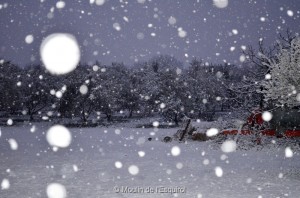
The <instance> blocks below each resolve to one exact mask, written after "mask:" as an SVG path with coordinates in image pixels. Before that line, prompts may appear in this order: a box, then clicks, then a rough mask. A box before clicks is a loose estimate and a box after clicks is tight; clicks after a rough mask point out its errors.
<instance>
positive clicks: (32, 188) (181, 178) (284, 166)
mask: <svg viewBox="0 0 300 198" xmlns="http://www.w3.org/2000/svg"><path fill="white" fill-rule="evenodd" d="M34 126H35V127H34V128H33V127H32V126H30V125H29V124H23V125H18V126H10V127H1V137H0V154H1V156H0V181H2V184H1V186H2V190H0V197H5V198H16V197H26V198H29V197H31V198H34V197H47V195H46V190H47V186H48V185H49V184H51V183H59V184H62V185H63V186H64V187H65V189H66V191H67V197H93V198H95V197H99V198H100V197H197V198H198V197H207V198H208V197H212V198H217V197H230V198H231V197H245V198H247V197H249V198H250V197H251V198H255V197H263V198H266V197H299V195H300V188H299V184H300V163H299V161H300V156H299V154H298V153H297V152H295V153H294V155H293V157H291V158H286V157H285V153H284V149H262V150H259V151H257V150H255V149H252V150H247V151H243V150H237V151H235V152H233V153H227V154H225V153H223V152H222V151H221V149H218V147H216V146H212V144H213V143H212V142H192V141H188V142H185V143H178V142H176V141H172V142H170V143H164V142H162V141H161V139H162V138H163V137H164V136H166V135H173V134H174V133H175V131H176V130H177V129H176V128H173V129H158V130H154V129H153V128H148V129H143V128H130V127H127V128H122V127H110V128H104V127H97V128H82V129H80V128H70V129H69V130H70V132H71V134H72V142H71V144H70V146H69V147H67V148H60V149H58V150H57V151H56V152H55V151H53V148H51V147H50V146H49V144H48V142H47V140H46V137H45V134H46V132H47V130H48V129H49V127H50V126H51V125H50V124H48V125H47V124H45V123H36V124H34ZM149 137H152V138H153V139H152V140H151V141H149V140H148V138H149ZM9 139H14V140H15V141H16V142H17V149H16V145H14V144H13V143H12V142H11V140H10V142H11V144H9V141H8V140H9ZM178 148H179V149H178ZM13 149H16V150H13ZM8 182H9V184H8ZM150 190H152V192H149V191H150ZM169 190H172V191H174V192H175V191H177V193H171V192H167V191H169ZM116 191H122V192H116ZM130 191H131V192H130Z"/></svg>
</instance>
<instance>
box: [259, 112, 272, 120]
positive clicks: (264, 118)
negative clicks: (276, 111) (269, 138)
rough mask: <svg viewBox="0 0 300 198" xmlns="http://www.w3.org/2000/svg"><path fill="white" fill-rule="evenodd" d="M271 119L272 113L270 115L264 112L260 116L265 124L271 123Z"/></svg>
mask: <svg viewBox="0 0 300 198" xmlns="http://www.w3.org/2000/svg"><path fill="white" fill-rule="evenodd" d="M272 117H273V115H272V113H270V112H269V111H265V112H263V114H262V119H263V120H264V121H266V122H269V121H271V120H272Z"/></svg>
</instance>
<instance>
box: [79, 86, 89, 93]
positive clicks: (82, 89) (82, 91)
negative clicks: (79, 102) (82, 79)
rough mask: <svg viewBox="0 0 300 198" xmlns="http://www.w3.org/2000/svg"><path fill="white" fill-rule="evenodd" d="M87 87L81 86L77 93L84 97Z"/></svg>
mask: <svg viewBox="0 0 300 198" xmlns="http://www.w3.org/2000/svg"><path fill="white" fill-rule="evenodd" d="M88 90H89V89H88V87H87V86H86V85H81V86H80V88H79V92H80V93H81V94H82V95H85V94H87V92H88Z"/></svg>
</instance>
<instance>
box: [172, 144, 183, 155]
mask: <svg viewBox="0 0 300 198" xmlns="http://www.w3.org/2000/svg"><path fill="white" fill-rule="evenodd" d="M180 152H181V151H180V148H179V147H178V146H173V147H172V149H171V154H172V155H173V156H178V155H180Z"/></svg>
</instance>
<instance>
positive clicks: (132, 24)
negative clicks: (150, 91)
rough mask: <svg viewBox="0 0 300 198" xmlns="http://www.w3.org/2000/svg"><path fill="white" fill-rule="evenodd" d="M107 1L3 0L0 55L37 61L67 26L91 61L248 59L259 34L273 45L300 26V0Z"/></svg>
mask: <svg viewBox="0 0 300 198" xmlns="http://www.w3.org/2000/svg"><path fill="white" fill-rule="evenodd" d="M102 1H103V0H96V2H93V0H91V1H90V0H65V1H64V3H65V6H64V7H63V8H60V9H59V8H57V6H56V3H57V1H55V0H0V25H1V34H0V50H1V51H0V52H1V53H0V58H2V59H5V60H11V61H12V62H14V63H17V64H19V65H21V66H25V65H28V64H30V63H37V62H39V60H40V55H39V48H40V44H41V42H42V39H43V38H45V37H46V36H48V35H49V34H51V33H55V32H66V33H71V34H73V35H74V36H75V37H76V39H77V41H78V43H79V45H80V48H81V52H82V56H81V62H85V63H89V64H92V63H93V62H95V60H99V62H101V63H104V64H109V63H111V62H113V61H118V62H124V63H125V64H127V65H130V64H133V63H134V62H135V61H142V60H147V59H149V58H151V57H153V56H155V55H157V54H168V55H173V56H174V57H176V58H177V59H178V60H180V61H182V62H187V61H190V60H191V59H192V58H193V57H197V58H202V59H204V60H206V61H208V62H213V63H222V62H224V61H227V62H229V63H235V64H240V61H239V57H240V52H241V47H242V46H247V45H249V44H251V45H254V46H256V45H257V42H258V40H259V38H263V39H265V43H266V44H267V45H271V44H272V43H273V42H274V41H275V39H276V37H277V36H278V33H280V32H284V31H285V30H286V28H290V29H291V30H292V31H294V32H299V30H300V19H299V16H300V2H299V0H256V1H254V0H229V1H228V5H227V6H226V7H225V8H219V7H218V6H216V5H214V1H213V0H127V1H126V0H106V1H105V2H104V3H103V2H102ZM215 1H217V0H215ZM219 1H225V2H226V0H219ZM102 3H103V4H102ZM97 4H102V5H97ZM27 35H32V36H33V37H34V41H33V42H32V43H31V44H27V43H26V42H25V37H26V36H27Z"/></svg>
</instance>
